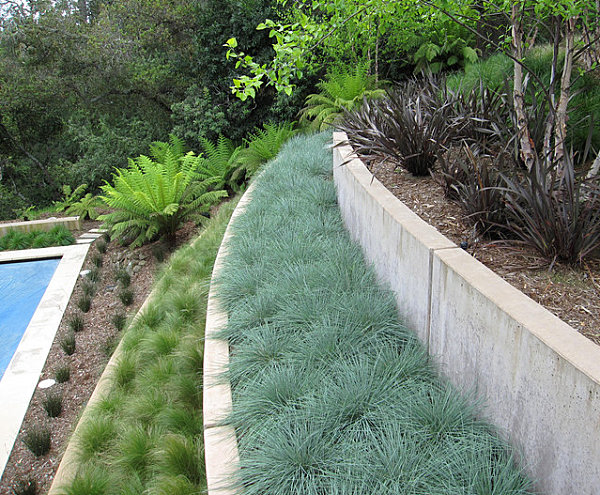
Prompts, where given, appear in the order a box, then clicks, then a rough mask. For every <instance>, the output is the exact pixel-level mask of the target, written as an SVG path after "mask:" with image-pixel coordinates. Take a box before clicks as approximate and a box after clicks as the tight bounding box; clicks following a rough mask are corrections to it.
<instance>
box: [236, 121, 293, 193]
mask: <svg viewBox="0 0 600 495" xmlns="http://www.w3.org/2000/svg"><path fill="white" fill-rule="evenodd" d="M292 127H293V123H283V124H277V125H276V124H264V125H263V128H262V129H257V130H256V131H255V133H254V134H251V135H250V137H249V138H248V139H245V140H244V142H245V144H246V148H244V149H242V150H241V151H240V152H239V154H238V157H237V160H236V164H237V167H236V168H235V170H234V171H233V173H232V174H231V179H230V182H231V181H233V182H236V181H240V180H243V178H244V177H245V178H246V179H249V178H250V177H252V175H253V174H254V172H256V170H257V169H258V167H260V165H262V164H263V163H265V162H268V161H269V160H271V159H273V158H275V157H276V156H277V153H279V150H280V149H281V146H282V145H283V143H285V142H286V141H287V140H288V139H289V138H291V137H292V136H293V135H294V130H293V129H292Z"/></svg>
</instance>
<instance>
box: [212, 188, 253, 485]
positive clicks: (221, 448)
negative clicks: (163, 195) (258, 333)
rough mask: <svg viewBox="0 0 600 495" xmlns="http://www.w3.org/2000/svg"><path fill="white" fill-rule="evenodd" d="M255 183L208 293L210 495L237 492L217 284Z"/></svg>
mask: <svg viewBox="0 0 600 495" xmlns="http://www.w3.org/2000/svg"><path fill="white" fill-rule="evenodd" d="M255 183H256V182H253V183H252V184H251V185H250V187H248V189H247V190H246V192H245V193H244V195H243V196H242V197H241V198H240V201H239V202H238V204H237V206H236V208H235V210H234V212H233V213H232V215H231V218H230V219H229V223H228V225H227V229H226V230H225V234H224V235H223V240H222V241H221V246H220V247H219V252H218V253H217V257H216V259H215V264H214V266H213V273H212V277H211V282H210V290H209V292H208V304H207V310H206V330H205V333H204V337H205V340H204V367H203V396H202V397H203V404H202V413H203V416H204V459H205V462H206V483H207V492H208V495H234V494H235V493H236V491H235V490H234V489H233V488H232V486H231V482H232V479H233V478H234V476H233V475H234V473H235V472H236V470H237V469H238V466H239V454H238V448H237V438H236V434H235V429H234V428H233V426H230V425H227V426H224V425H223V420H224V419H225V418H226V417H227V416H228V414H229V413H230V412H231V410H232V396H231V385H230V384H229V382H223V380H222V379H221V377H222V376H223V373H225V372H226V371H227V368H228V366H229V342H227V341H226V340H222V339H218V338H216V337H215V335H216V334H218V332H219V331H220V330H221V329H223V328H224V327H225V326H226V325H227V321H228V317H227V313H226V311H224V310H223V309H222V307H221V303H220V301H219V298H218V296H217V289H216V287H215V283H214V282H215V278H216V277H217V276H218V275H219V273H220V271H221V269H222V267H223V260H224V258H225V256H226V255H227V243H228V242H229V240H230V238H231V236H232V232H231V226H232V225H233V223H234V221H235V220H236V218H237V217H238V216H239V215H241V214H242V213H243V212H244V210H245V209H246V206H247V205H248V203H249V202H250V200H251V195H252V191H253V190H254V187H255V186H254V184H255Z"/></svg>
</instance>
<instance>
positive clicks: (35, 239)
mask: <svg viewBox="0 0 600 495" xmlns="http://www.w3.org/2000/svg"><path fill="white" fill-rule="evenodd" d="M74 242H75V237H73V234H72V233H71V231H70V230H69V229H67V228H66V227H63V226H62V225H57V226H56V227H53V228H52V229H51V230H49V231H42V230H32V231H31V232H23V231H20V230H15V229H9V230H8V232H7V233H6V234H4V235H3V236H1V237H0V251H12V250H18V249H32V248H33V249H37V248H45V247H50V246H69V245H71V244H73V243H74Z"/></svg>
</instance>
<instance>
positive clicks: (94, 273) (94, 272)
mask: <svg viewBox="0 0 600 495" xmlns="http://www.w3.org/2000/svg"><path fill="white" fill-rule="evenodd" d="M87 278H88V279H89V280H90V281H92V282H94V283H98V282H99V281H100V269H99V268H98V267H97V266H93V267H92V268H90V271H89V273H88V275H87Z"/></svg>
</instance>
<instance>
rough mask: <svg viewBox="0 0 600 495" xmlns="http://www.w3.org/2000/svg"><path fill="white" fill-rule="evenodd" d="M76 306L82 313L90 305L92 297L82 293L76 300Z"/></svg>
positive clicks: (85, 311) (86, 310)
mask: <svg viewBox="0 0 600 495" xmlns="http://www.w3.org/2000/svg"><path fill="white" fill-rule="evenodd" d="M77 307H78V308H79V309H80V310H81V311H83V312H84V313H87V312H88V311H89V310H90V308H91V307H92V298H91V297H90V296H88V295H86V294H83V295H82V296H81V297H80V298H79V299H78V300H77Z"/></svg>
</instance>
